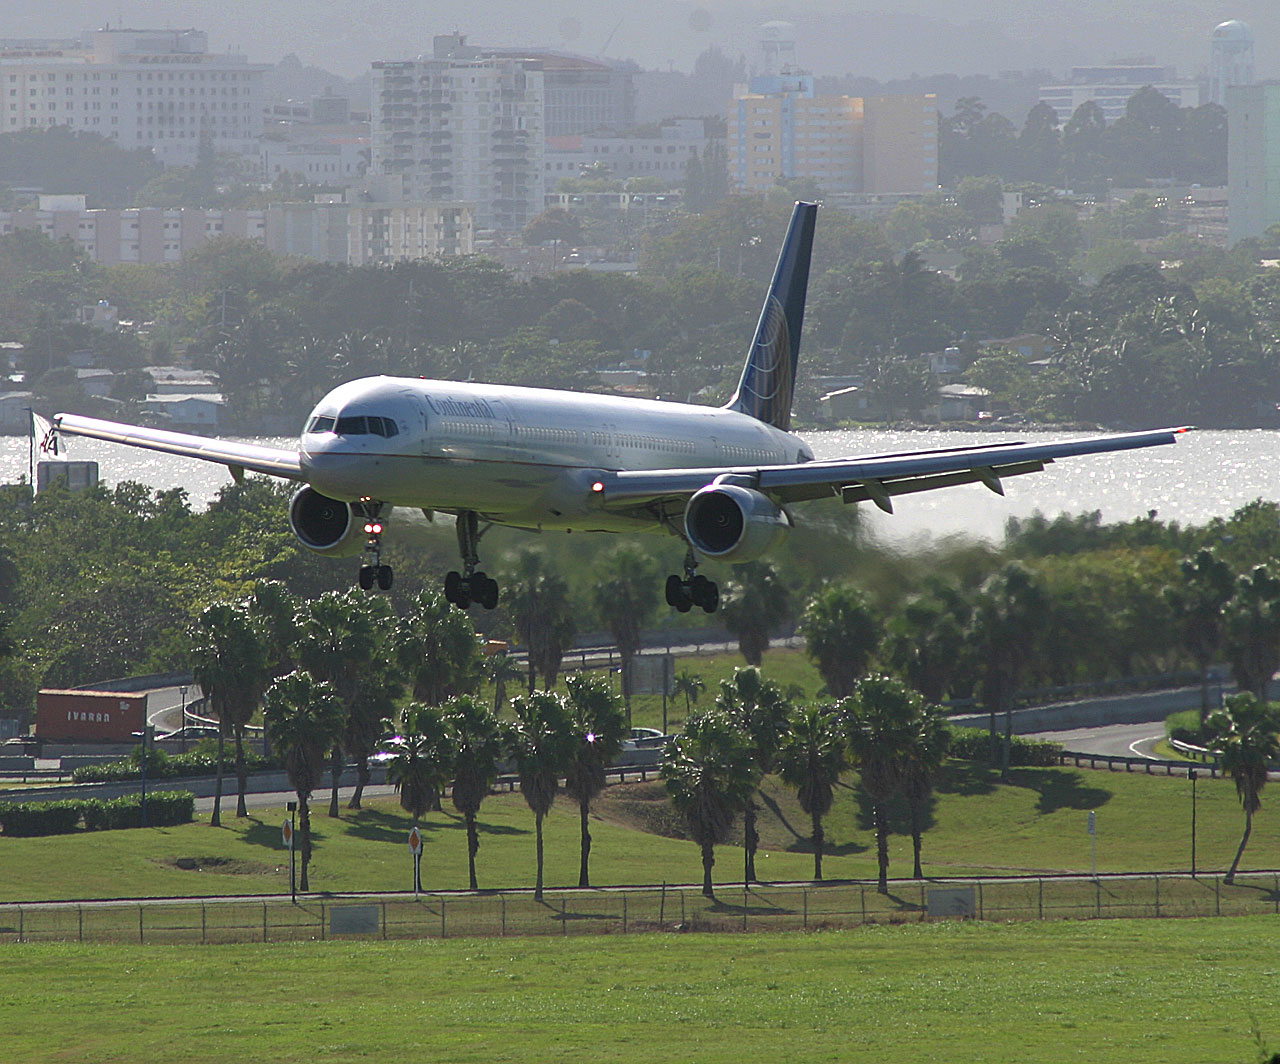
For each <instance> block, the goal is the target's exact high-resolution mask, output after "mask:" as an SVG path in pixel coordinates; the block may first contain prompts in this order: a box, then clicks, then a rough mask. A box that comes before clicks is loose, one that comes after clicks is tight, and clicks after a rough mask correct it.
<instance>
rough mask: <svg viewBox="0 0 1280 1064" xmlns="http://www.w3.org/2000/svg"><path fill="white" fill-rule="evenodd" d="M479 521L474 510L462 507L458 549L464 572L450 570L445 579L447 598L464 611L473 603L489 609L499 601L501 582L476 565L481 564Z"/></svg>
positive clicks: (445, 594) (482, 533) (445, 595)
mask: <svg viewBox="0 0 1280 1064" xmlns="http://www.w3.org/2000/svg"><path fill="white" fill-rule="evenodd" d="M482 535H484V532H482V531H480V520H479V518H477V517H476V514H475V511H474V510H463V511H461V512H460V513H459V514H458V551H459V553H461V555H462V572H460V573H457V572H451V573H449V574H447V575H446V576H445V578H444V597H445V598H446V599H447V600H448V601H449V602H450V603H452V604H453V605H454V606H457V607H458V608H459V609H462V610H465V609H466V608H467V607H468V606H470V605H471V604H472V603H473V602H476V603H479V604H480V605H481V606H483V607H484V608H485V609H486V610H491V609H493V608H494V606H496V605H497V604H498V582H497V581H496V580H494V579H493V578H492V577H490V576H487V575H486V574H485V573H484V572H483V571H482V570H479V569H477V568H476V566H478V565H479V564H480V555H479V553H478V547H479V545H480V537H481V536H482Z"/></svg>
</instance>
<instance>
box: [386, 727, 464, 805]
mask: <svg viewBox="0 0 1280 1064" xmlns="http://www.w3.org/2000/svg"><path fill="white" fill-rule="evenodd" d="M403 722H404V734H403V735H402V736H397V738H398V739H404V740H413V742H414V744H415V750H417V752H418V755H419V756H420V757H421V758H422V759H423V760H422V762H421V763H420V764H419V765H418V766H417V772H418V773H419V775H420V776H421V778H422V786H423V787H424V788H425V793H426V803H427V804H426V810H430V811H432V812H437V813H438V812H439V811H440V796H441V795H442V794H444V792H445V788H446V787H448V786H449V780H450V779H451V778H452V772H453V763H454V760H455V757H456V752H455V750H454V745H453V734H452V732H451V731H450V727H449V722H448V721H447V720H446V719H445V711H444V708H443V707H442V706H428V705H425V704H424V703H422V702H410V703H409V705H407V706H406V707H405V709H404V714H403ZM401 805H402V806H403V805H404V802H403V799H402V800H401ZM405 808H407V807H405Z"/></svg>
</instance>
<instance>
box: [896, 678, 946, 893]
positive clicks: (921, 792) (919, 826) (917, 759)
mask: <svg viewBox="0 0 1280 1064" xmlns="http://www.w3.org/2000/svg"><path fill="white" fill-rule="evenodd" d="M907 740H908V742H907V746H906V748H905V749H904V750H903V758H902V792H903V794H905V795H906V798H907V804H908V806H909V807H910V809H911V846H912V850H913V853H914V856H915V869H914V872H913V875H914V876H915V878H916V879H923V878H924V872H923V871H922V869H921V866H920V849H921V845H922V840H923V836H924V826H923V825H924V809H925V807H926V806H927V805H928V804H929V799H930V798H931V797H932V796H933V784H934V780H935V779H937V776H938V771H939V770H940V769H941V768H942V763H943V761H945V760H946V757H947V750H948V749H949V748H950V746H951V731H950V730H949V729H948V728H947V719H946V717H945V716H944V715H943V713H942V710H941V709H939V708H938V707H937V706H935V705H933V704H931V703H929V702H922V703H921V705H920V708H919V712H918V713H917V715H916V716H915V718H914V719H913V720H912V722H911V732H910V734H909V735H908V736H907Z"/></svg>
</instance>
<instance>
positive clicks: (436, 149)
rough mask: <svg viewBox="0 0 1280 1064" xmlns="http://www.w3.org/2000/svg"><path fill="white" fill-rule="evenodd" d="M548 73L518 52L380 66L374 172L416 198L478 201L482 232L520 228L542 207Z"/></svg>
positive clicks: (377, 67)
mask: <svg viewBox="0 0 1280 1064" xmlns="http://www.w3.org/2000/svg"><path fill="white" fill-rule="evenodd" d="M543 114H544V95H543V74H542V70H541V69H540V68H539V64H538V63H537V62H535V61H531V60H527V59H518V58H489V59H475V60H465V59H425V58H419V59H416V60H409V61H405V62H378V63H374V64H373V108H372V115H371V119H372V121H371V129H370V141H371V154H372V161H371V164H370V173H371V174H373V175H401V176H403V178H404V181H405V194H406V197H407V199H409V200H410V201H412V202H421V203H437V202H457V201H464V202H467V203H474V204H475V209H476V226H477V228H478V229H493V230H500V231H506V232H511V231H514V230H518V229H521V228H523V227H524V225H525V224H526V223H527V222H528V221H529V220H530V219H531V218H533V217H534V215H536V214H538V213H539V212H540V211H541V210H542V203H543V184H544V181H543V168H544V165H545V158H544V156H545V141H544V133H543V131H544V126H543Z"/></svg>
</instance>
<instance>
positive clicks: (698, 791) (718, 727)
mask: <svg viewBox="0 0 1280 1064" xmlns="http://www.w3.org/2000/svg"><path fill="white" fill-rule="evenodd" d="M660 771H661V774H662V778H663V779H664V780H666V782H667V793H668V794H670V795H671V801H672V803H673V804H674V805H675V807H676V811H677V812H679V813H680V815H681V816H682V817H684V821H685V824H686V825H687V826H688V828H689V837H690V838H692V839H693V841H694V842H696V843H697V844H698V846H699V847H700V848H701V850H702V893H703V894H704V895H706V896H707V897H708V898H714V897H715V889H714V887H713V886H712V884H711V869H712V868H713V867H714V866H715V863H716V858H715V845H716V843H717V842H724V841H726V840H727V839H728V837H729V832H730V830H731V829H732V827H733V821H734V817H736V816H737V815H738V813H740V812H741V811H742V810H743V809H744V808H745V807H746V805H747V803H748V802H749V801H750V800H751V795H752V794H753V793H754V791H755V788H756V785H757V783H758V782H759V778H760V772H759V770H758V769H757V768H756V765H755V762H754V761H753V760H752V757H751V751H750V749H749V747H748V745H747V740H746V737H745V736H744V735H743V734H742V731H741V729H740V728H739V727H738V726H737V724H735V723H734V722H733V721H732V720H730V719H729V717H728V716H727V715H726V714H725V713H723V712H722V711H721V710H719V709H715V708H710V709H707V710H702V711H699V712H696V713H694V714H693V715H692V716H690V717H689V719H688V720H686V721H685V722H684V732H683V733H682V734H681V735H678V736H676V737H675V738H673V739H672V740H671V741H670V742H669V743H668V744H667V748H666V750H664V751H663V754H662V766H661V769H660Z"/></svg>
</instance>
